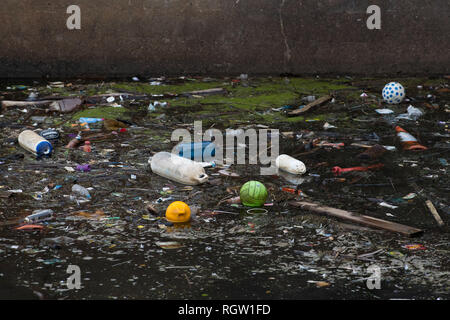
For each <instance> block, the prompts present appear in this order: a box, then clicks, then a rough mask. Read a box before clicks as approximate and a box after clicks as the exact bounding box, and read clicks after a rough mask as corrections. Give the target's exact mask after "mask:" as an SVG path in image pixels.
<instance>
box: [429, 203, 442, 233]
mask: <svg viewBox="0 0 450 320" xmlns="http://www.w3.org/2000/svg"><path fill="white" fill-rule="evenodd" d="M425 204H426V205H427V207H428V209H430V212H431V214H432V215H433V217H434V219H435V220H436V222H437V223H438V225H439V226H440V227H442V226H443V225H444V221H442V219H441V216H440V215H439V213H438V212H437V210H436V208H435V207H434V205H433V203H432V202H431V201H430V200H427V201H425Z"/></svg>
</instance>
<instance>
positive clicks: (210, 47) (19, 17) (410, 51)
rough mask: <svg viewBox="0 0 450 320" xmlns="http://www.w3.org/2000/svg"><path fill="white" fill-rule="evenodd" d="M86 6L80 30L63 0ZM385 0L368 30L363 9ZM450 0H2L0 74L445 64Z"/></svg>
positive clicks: (361, 69)
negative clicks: (376, 26)
mask: <svg viewBox="0 0 450 320" xmlns="http://www.w3.org/2000/svg"><path fill="white" fill-rule="evenodd" d="M72 4H76V5H79V6H80V7H81V30H73V31H70V30H68V29H67V27H66V20H67V18H68V17H69V15H68V14H67V13H66V9H67V7H68V6H69V5H72ZM372 4H376V5H379V6H380V7H381V9H382V29H381V30H368V29H367V26H366V20H367V18H368V17H369V15H368V14H367V13H366V10H367V8H368V6H369V5H372ZM449 11H450V10H449V3H448V0H401V1H399V0H304V1H302V0H94V1H93V0H58V1H50V0H47V1H44V0H2V1H1V5H0V77H3V78H5V77H41V76H45V75H50V76H53V77H72V76H96V75H108V76H125V75H135V74H144V75H162V74H193V73H195V74H206V73H208V74H237V73H250V74H256V73H258V74H280V73H292V74H306V73H308V74H316V73H317V74H321V73H341V74H350V73H353V74H354V73H358V74H377V73H390V74H397V73H401V74H414V73H434V74H443V73H448V72H449V71H450V70H449V65H450V63H449V60H450V58H449V36H448V34H449V30H450V28H449V27H450V22H449V21H450V20H449Z"/></svg>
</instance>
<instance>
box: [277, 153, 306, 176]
mask: <svg viewBox="0 0 450 320" xmlns="http://www.w3.org/2000/svg"><path fill="white" fill-rule="evenodd" d="M275 165H276V166H277V168H278V169H280V170H283V171H286V172H289V173H291V174H304V173H305V172H306V166H305V164H304V163H303V162H301V161H300V160H297V159H294V158H292V157H291V156H288V155H287V154H282V155H280V156H278V158H277V159H276V160H275Z"/></svg>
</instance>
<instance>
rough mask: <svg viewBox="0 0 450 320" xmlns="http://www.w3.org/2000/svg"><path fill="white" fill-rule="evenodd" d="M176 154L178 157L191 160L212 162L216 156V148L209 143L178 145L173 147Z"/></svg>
mask: <svg viewBox="0 0 450 320" xmlns="http://www.w3.org/2000/svg"><path fill="white" fill-rule="evenodd" d="M175 150H176V153H177V154H178V155H179V156H180V157H184V158H188V159H191V160H195V159H196V158H197V159H201V160H202V161H205V159H206V160H209V161H211V160H213V157H214V156H215V155H216V146H215V144H214V143H212V142H211V141H203V142H191V143H180V144H179V145H177V146H176V147H175Z"/></svg>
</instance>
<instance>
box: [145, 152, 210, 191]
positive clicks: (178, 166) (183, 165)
mask: <svg viewBox="0 0 450 320" xmlns="http://www.w3.org/2000/svg"><path fill="white" fill-rule="evenodd" d="M149 162H150V163H151V168H152V171H153V172H154V173H156V174H158V175H160V176H162V177H164V178H167V179H170V180H173V181H176V182H179V183H182V184H186V185H198V184H201V183H204V182H206V181H207V180H208V175H207V174H206V173H205V169H204V168H203V166H202V165H201V163H198V162H195V161H192V160H190V159H187V158H183V157H180V156H178V155H176V154H173V153H169V152H158V153H157V154H155V155H154V156H153V157H152V158H151V160H149Z"/></svg>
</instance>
